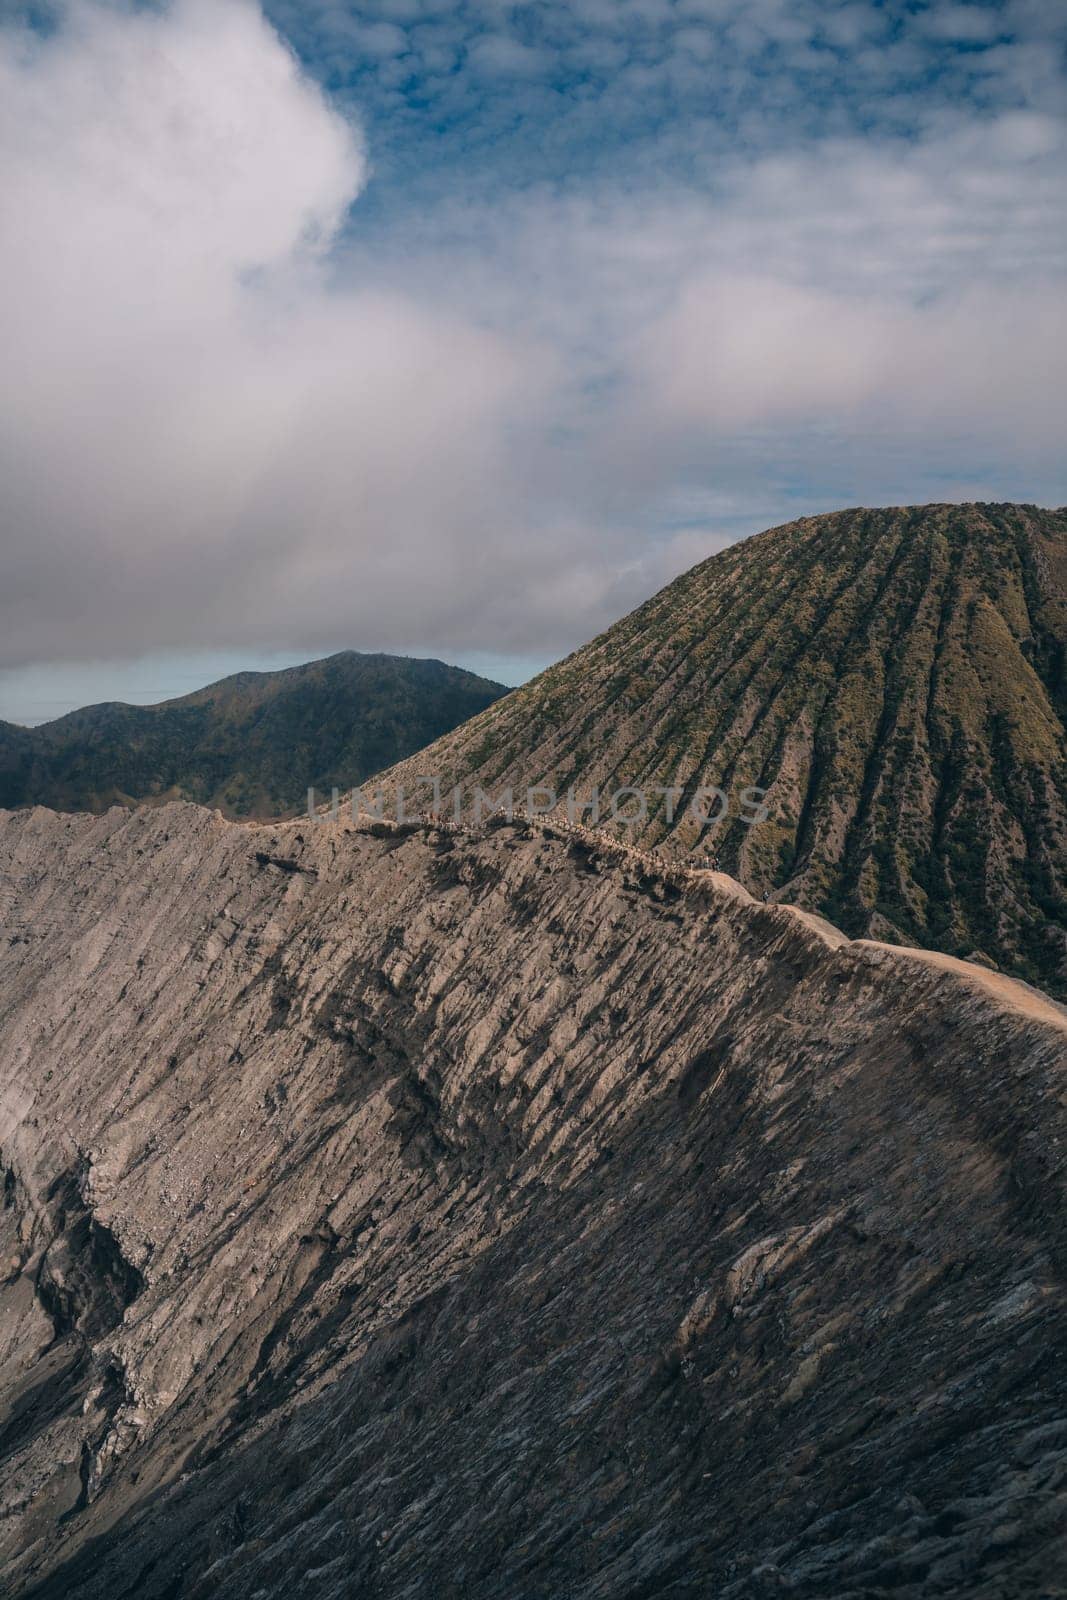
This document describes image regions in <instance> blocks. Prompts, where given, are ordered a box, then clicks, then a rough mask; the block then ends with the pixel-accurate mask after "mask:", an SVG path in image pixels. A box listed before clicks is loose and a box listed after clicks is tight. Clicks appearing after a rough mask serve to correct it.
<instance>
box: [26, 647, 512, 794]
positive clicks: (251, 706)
mask: <svg viewBox="0 0 1067 1600" xmlns="http://www.w3.org/2000/svg"><path fill="white" fill-rule="evenodd" d="M504 693H506V690H505V689H504V687H503V685H501V684H498V683H490V682H489V681H488V680H487V679H485V678H479V677H477V676H476V675H475V674H474V673H472V672H465V671H463V670H462V669H461V668H459V667H450V666H446V665H445V664H444V662H441V661H417V660H411V659H408V658H406V657H401V656H386V655H361V654H358V653H357V652H356V651H354V650H346V651H343V652H341V653H340V654H339V655H333V656H328V657H327V658H326V659H325V660H323V661H311V662H308V663H306V664H305V665H304V666H299V667H291V668H289V669H287V670H286V671H283V672H242V673H238V674H236V675H235V676H234V677H231V678H223V679H222V680H221V682H219V683H215V684H211V685H209V686H208V687H207V688H206V689H199V690H197V691H196V693H195V694H190V695H185V696H184V697H182V698H181V699H178V700H167V701H165V702H164V703H163V704H161V705H155V706H130V705H120V704H108V705H99V706H89V707H87V708H85V709H84V710H81V711H73V712H71V713H70V715H69V716H65V717H60V718H59V719H58V720H57V721H55V722H50V723H46V724H45V725H44V726H43V727H40V728H20V727H16V726H13V725H11V724H9V723H0V806H4V807H8V808H13V807H17V806H25V805H47V806H53V807H55V808H57V809H59V810H72V811H100V810H104V809H106V808H107V807H108V806H109V805H114V804H115V803H116V801H118V802H120V803H128V802H130V801H135V800H138V801H140V800H155V799H160V798H163V799H187V800H196V801H199V802H200V803H202V804H205V805H212V806H218V807H220V808H221V809H222V810H223V811H225V812H226V813H227V814H229V815H231V816H235V817H248V816H280V815H286V814H288V813H292V812H294V811H298V810H300V809H301V808H302V807H303V806H304V804H305V803H306V798H307V790H308V786H309V785H313V786H314V787H315V788H317V789H318V790H320V791H325V792H326V793H327V794H328V792H329V790H330V788H331V786H332V785H334V784H336V785H337V786H338V787H339V788H347V787H350V786H351V785H352V784H355V783H359V782H360V781H361V779H363V778H365V777H366V776H367V775H368V774H369V773H371V772H374V771H376V770H377V769H379V768H381V767H383V766H386V765H388V764H389V763H390V762H394V761H399V760H402V759H403V758H404V757H405V756H407V755H410V754H411V753H412V752H413V751H415V750H418V749H420V748H421V747H422V746H423V745H426V744H429V743H430V741H431V740H433V739H436V738H437V737H438V736H439V735H440V734H442V733H445V732H447V731H448V730H450V729H452V728H454V727H455V726H456V725H457V724H458V723H460V722H463V721H465V720H466V719H467V718H468V717H472V716H474V715H475V714H476V713H477V712H479V711H481V710H483V708H484V707H485V706H487V705H489V704H491V703H492V702H493V701H494V700H496V699H498V698H499V697H500V696H501V695H502V694H504Z"/></svg>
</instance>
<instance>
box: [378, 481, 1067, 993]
mask: <svg viewBox="0 0 1067 1600" xmlns="http://www.w3.org/2000/svg"><path fill="white" fill-rule="evenodd" d="M1065 659H1067V511H1064V510H1059V511H1043V510H1040V509H1039V508H1037V507H1036V506H1014V505H931V506H915V507H906V508H894V509H890V510H875V511H872V510H851V511H841V512H837V513H834V514H833V515H829V516H819V517H806V518H803V519H801V520H800V521H798V522H793V523H789V524H788V525H786V526H784V527H780V528H773V529H771V530H770V531H768V532H766V533H763V534H760V535H758V536H757V537H755V538H752V539H748V540H746V541H744V542H743V543H741V544H738V545H734V546H732V547H731V548H729V549H727V550H725V551H723V552H722V553H721V554H719V555H715V556H713V557H712V558H711V559H710V560H708V561H705V562H703V563H702V564H701V565H700V566H698V567H694V568H693V570H692V571H691V572H687V573H685V574H684V576H682V577H680V578H678V579H677V580H676V581H675V582H674V583H672V584H670V585H669V586H668V587H667V588H665V589H663V590H662V591H661V592H660V593H659V594H657V595H656V596H655V597H654V598H653V599H651V600H649V601H648V602H647V603H646V604H645V605H643V606H641V607H640V608H639V609H638V610H637V611H635V612H633V613H632V614H631V615H630V616H628V617H626V618H624V619H623V620H622V621H621V622H619V623H617V624H616V625H615V626H614V627H612V628H609V629H608V631H607V632H606V633H604V634H602V635H601V636H600V637H599V638H597V639H595V640H593V642H592V643H591V644H589V645H586V646H585V648H584V649H581V650H579V651H577V652H576V653H575V654H574V655H572V656H570V657H568V658H567V660H565V661H563V662H561V663H560V664H559V665H558V666H556V667H553V668H551V669H550V670H549V671H548V672H545V673H543V674H542V675H541V676H540V677H538V678H536V679H534V680H533V681H532V682H531V683H529V684H527V685H526V686H525V687H524V688H522V689H520V690H518V691H516V692H515V693H514V694H512V695H509V696H508V698H507V699H506V700H504V701H502V702H500V703H499V704H497V705H495V706H493V707H491V708H490V709H489V710H488V711H486V712H484V713H483V714H482V715H481V716H480V717H478V718H476V719H475V720H474V721H473V722H472V723H469V724H465V725H464V726H463V727H461V728H459V729H457V730H456V731H455V732H454V733H451V734H448V735H446V736H445V737H444V738H443V739H441V740H439V741H438V742H437V744H436V745H434V746H433V747H432V749H431V750H429V751H426V752H423V753H421V754H420V756H419V758H418V761H417V762H416V763H407V764H406V765H404V764H401V765H400V766H399V767H398V768H397V769H394V770H393V771H391V772H389V773H387V774H385V778H384V787H385V788H386V789H388V788H390V787H395V785H396V784H397V783H401V782H402V783H407V784H408V786H409V787H413V785H414V780H415V778H416V775H417V774H418V773H426V772H434V773H437V774H439V775H440V778H441V781H442V785H443V788H444V790H445V793H446V795H447V792H448V790H449V789H450V788H451V787H452V785H454V784H457V783H458V784H461V785H462V786H464V793H465V796H466V797H467V799H468V800H469V797H470V795H471V793H472V790H473V786H474V785H475V784H479V785H481V786H483V787H484V788H485V789H487V790H488V791H490V792H491V793H494V794H495V793H497V792H498V791H499V789H500V788H501V786H503V785H507V784H513V785H515V786H516V788H517V789H519V790H522V789H524V788H525V787H526V786H527V785H541V784H549V785H551V786H553V787H554V788H555V790H556V791H557V792H558V793H559V794H560V795H561V796H562V794H563V793H564V792H565V790H566V789H567V787H568V786H571V785H573V786H574V787H575V789H576V793H577V796H578V798H582V797H583V796H588V794H589V792H590V790H591V788H592V786H594V785H597V786H599V787H600V789H601V792H602V794H606V793H608V792H610V791H612V790H614V789H616V788H618V787H620V786H624V785H626V786H628V785H638V786H642V787H647V786H651V785H659V786H661V787H664V788H666V787H670V786H675V790H676V792H675V796H674V802H675V817H674V820H673V821H670V820H668V816H667V800H666V798H665V797H660V798H657V797H655V796H653V797H652V799H651V800H649V802H648V805H649V813H648V820H647V822H645V823H644V825H638V826H636V827H635V828H632V829H631V830H630V832H631V833H633V834H634V835H635V837H636V838H637V839H638V840H640V842H642V843H644V844H655V845H657V846H659V847H660V848H661V849H662V850H663V851H664V853H665V854H667V855H669V856H672V857H678V858H681V859H691V858H693V856H694V855H695V856H697V857H699V858H703V856H704V855H705V854H707V853H708V852H712V853H714V854H716V855H717V857H718V862H719V864H720V865H721V866H723V867H724V868H725V869H726V870H727V871H729V872H730V873H732V874H734V875H735V876H736V877H738V878H739V879H740V880H741V881H742V882H743V883H744V884H745V885H746V886H747V887H748V888H750V889H751V890H752V891H753V892H755V893H757V894H761V895H762V894H763V893H764V892H769V893H771V894H776V895H780V896H781V897H783V898H786V899H789V900H791V901H794V902H796V903H797V904H800V905H802V906H807V907H809V908H810V909H812V910H814V911H816V912H819V913H820V914H822V915H825V916H827V917H829V918H830V919H831V920H833V921H834V922H836V923H838V924H839V925H840V926H841V927H842V928H844V929H845V931H846V932H848V933H850V934H854V935H859V934H866V933H870V934H873V935H875V936H877V937H879V938H883V939H888V940H890V941H895V942H906V943H912V944H920V945H925V946H928V947H931V948H933V949H938V950H943V951H947V952H949V953H950V954H954V955H960V956H975V957H976V958H977V959H981V960H988V961H991V962H993V963H994V964H996V965H999V966H1000V967H1002V968H1004V969H1005V970H1007V971H1009V972H1012V973H1015V974H1017V975H1019V976H1021V977H1023V978H1026V979H1029V980H1031V981H1034V982H1037V983H1039V984H1041V985H1043V986H1044V987H1045V988H1047V989H1049V990H1051V991H1053V992H1056V993H1060V994H1064V993H1067V885H1065V879H1067V736H1065V726H1064V719H1065V715H1067V668H1065ZM704 786H717V787H719V788H721V789H722V790H723V792H724V794H725V795H726V796H727V799H728V802H729V805H730V811H729V814H728V815H727V816H726V817H725V819H724V820H721V821H717V822H716V823H715V824H714V825H712V826H704V825H702V824H700V823H698V822H696V821H694V819H693V815H692V810H691V805H690V802H691V801H692V799H693V797H694V796H695V795H696V793H697V791H698V790H699V789H701V788H702V787H704ZM749 786H758V787H759V788H760V789H765V790H766V791H767V795H766V806H767V808H768V813H769V814H768V817H767V820H766V821H762V822H751V821H749V820H745V819H747V818H751V817H752V816H753V815H754V811H752V810H746V809H745V808H744V805H743V801H742V791H744V790H745V789H746V788H748V787H749ZM538 803H541V801H540V799H539V800H538ZM628 803H629V804H630V806H631V808H632V809H634V810H636V809H637V806H638V802H637V801H636V800H635V799H631V800H630V802H628ZM750 803H751V802H750ZM722 805H723V802H722V801H721V800H716V799H705V800H704V801H702V802H701V808H702V809H704V808H706V809H715V810H719V809H721V807H722ZM620 831H621V830H620Z"/></svg>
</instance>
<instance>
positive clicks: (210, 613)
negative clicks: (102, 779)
mask: <svg viewBox="0 0 1067 1600" xmlns="http://www.w3.org/2000/svg"><path fill="white" fill-rule="evenodd" d="M1065 50H1067V7H1063V6H1061V5H1059V4H1052V3H1049V0H1003V3H986V0H973V3H965V4H960V3H955V0H935V3H933V4H930V5H917V4H875V3H871V0H843V3H840V4H835V3H825V0H820V3H818V4H816V3H812V0H748V3H744V4H742V3H740V0H570V3H568V4H566V5H563V4H557V3H554V0H542V3H539V0H527V3H523V4H517V5H506V4H501V3H498V0H466V3H464V4H460V5H455V4H441V3H438V0H372V3H369V4H366V5H362V6H354V5H350V4H347V3H344V0H299V3H297V0H265V4H264V6H263V7H262V8H261V7H260V6H258V5H257V4H255V3H253V0H169V3H160V4H156V5H152V6H133V5H129V4H125V3H123V0H74V3H71V4H66V3H64V4H60V5H51V6H50V7H48V8H47V10H46V9H45V8H44V7H42V6H40V5H39V6H37V7H35V8H34V9H33V12H32V15H31V13H30V12H29V11H28V10H27V8H26V7H20V6H17V5H12V4H7V5H6V6H5V5H0V194H3V195H6V197H7V198H6V200H0V207H3V206H5V205H6V207H7V211H6V214H5V213H4V212H3V211H2V210H0V225H2V224H5V223H12V224H14V225H13V226H9V227H6V228H4V229H3V231H2V233H0V241H2V242H0V338H2V339H3V343H4V348H5V350H6V351H8V352H9V359H8V360H7V361H6V363H5V370H4V372H3V373H0V468H2V469H3V470H2V471H0V485H2V487H0V513H2V516H3V522H2V527H3V529H4V531H3V533H2V534H0V539H2V540H3V543H2V544H0V579H2V582H0V717H7V718H9V719H12V720H27V721H29V720H37V719H38V718H40V717H41V716H46V715H52V714H55V713H56V712H57V711H59V710H62V709H64V708H65V707H66V706H67V705H73V704H78V703H84V702H85V701H87V700H89V699H94V698H102V697H105V696H106V697H108V698H114V697H121V698H129V699H139V700H144V699H148V698H158V697H159V694H160V692H162V693H168V692H174V693H180V692H183V691H184V690H185V689H186V688H188V687H190V686H191V685H192V684H193V683H195V682H197V681H206V680H207V679H209V678H211V677H212V676H217V675H218V670H219V668H220V665H221V666H222V668H223V670H225V669H227V668H229V667H230V666H231V665H233V666H234V667H238V666H246V665H251V666H255V665H262V666H269V665H272V664H274V663H276V662H278V661H282V660H285V661H288V660H293V659H300V658H302V657H303V658H306V657H309V656H312V655H316V654H324V653H327V652H328V651H329V650H332V649H339V648H345V647H355V648H366V649H386V650H397V651H400V652H407V653H416V654H426V655H430V654H432V655H438V656H442V657H444V658H445V659H449V660H456V661H462V662H464V663H466V664H470V665H472V666H474V667H476V668H477V669H478V670H483V671H489V672H491V673H492V674H493V675H497V676H501V677H504V678H505V679H506V680H508V681H517V680H518V679H519V678H520V677H522V676H523V675H525V674H527V673H528V672H529V671H531V670H532V669H533V668H534V667H535V666H536V665H538V664H541V663H545V662H547V661H549V660H551V659H553V658H554V657H556V656H558V655H559V654H561V653H564V652H565V651H566V650H568V649H570V648H572V647H573V646H574V645H576V644H578V643H580V642H582V640H583V639H585V638H587V637H588V636H590V635H591V634H592V633H594V632H596V631H598V629H600V628H601V627H603V626H605V625H606V624H607V623H609V622H610V621H611V620H612V619H613V618H614V617H615V616H617V615H619V614H621V613H622V612H624V611H625V610H627V609H628V608H629V607H630V606H632V605H633V604H636V603H637V602H639V601H640V600H641V599H642V598H644V597H645V596H646V595H647V594H648V593H650V592H651V591H652V590H654V589H655V588H656V587H657V586H658V585H659V584H660V583H662V582H664V581H666V580H667V579H668V578H669V577H671V576H673V575H674V574H675V573H676V572H677V571H679V570H681V569H682V568H684V567H685V566H686V565H689V564H691V563H692V562H694V561H696V560H698V559H700V558H701V557H702V556H703V555H705V554H707V553H709V552H710V551H712V550H714V549H716V548H720V547H721V546H722V545H723V544H724V543H727V542H729V541H730V540H732V539H735V538H737V537H740V536H743V535H744V534H747V533H751V532H755V531H757V530H758V529H760V528H761V527H764V526H768V525H770V524H772V523H775V522H779V521H784V520H787V519H788V518H789V517H791V516H795V515H798V514H801V513H804V512H809V511H818V510H826V509H832V508H834V507H837V506H841V505H846V504H857V503H867V504H883V503H899V502H915V501H922V500H935V499H950V500H958V499H965V498H982V499H1025V500H1035V501H1038V502H1040V503H1045V504H1060V503H1063V502H1064V501H1065V500H1067V485H1065V481H1064V479H1065V476H1067V473H1065V467H1064V451H1063V438H1064V431H1065V430H1064V422H1065V417H1064V409H1065V402H1064V395H1065V393H1067V386H1065V383H1064V379H1065V377H1067V360H1065V356H1064V349H1065V346H1067V327H1065V325H1064V324H1065V315H1064V313H1065V303H1067V302H1065V277H1067V269H1065V243H1067V240H1065V233H1067V225H1065V221H1064V218H1065V215H1067V208H1065V206H1064V201H1065V198H1067V196H1065V192H1064V191H1065V187H1067V184H1065V174H1067V162H1065V152H1067V138H1065V128H1067V66H1065Z"/></svg>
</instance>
